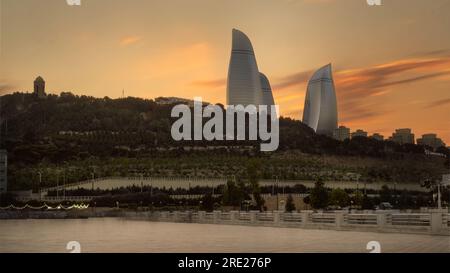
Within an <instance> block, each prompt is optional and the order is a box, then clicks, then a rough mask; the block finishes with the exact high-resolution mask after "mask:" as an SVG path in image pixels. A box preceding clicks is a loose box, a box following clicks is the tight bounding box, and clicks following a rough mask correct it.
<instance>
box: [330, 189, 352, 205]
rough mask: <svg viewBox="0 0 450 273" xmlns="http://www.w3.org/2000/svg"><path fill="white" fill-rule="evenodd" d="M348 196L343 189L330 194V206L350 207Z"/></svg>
mask: <svg viewBox="0 0 450 273" xmlns="http://www.w3.org/2000/svg"><path fill="white" fill-rule="evenodd" d="M349 199H350V198H349V196H348V194H347V193H346V192H345V191H344V190H342V189H339V188H338V189H334V190H332V191H331V194H330V204H331V205H334V206H339V207H345V206H348V203H349Z"/></svg>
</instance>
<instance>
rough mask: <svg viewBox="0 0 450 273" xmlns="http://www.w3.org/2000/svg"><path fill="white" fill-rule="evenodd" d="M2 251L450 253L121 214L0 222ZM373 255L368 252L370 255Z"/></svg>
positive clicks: (356, 237) (424, 244)
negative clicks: (372, 247)
mask: <svg viewBox="0 0 450 273" xmlns="http://www.w3.org/2000/svg"><path fill="white" fill-rule="evenodd" d="M0 231H1V232H0V253H1V252H68V251H67V250H66V245H67V243H68V242H69V241H78V242H79V243H80V244H81V251H82V252H166V253H171V252H227V253H229V252H273V253H288V252H299V253H302V252H344V253H348V252H359V253H368V252H369V251H368V250H367V249H366V246H367V243H368V242H370V241H378V242H379V243H380V245H381V252H385V253H386V252H388V253H392V252H394V253H410V252H422V253H430V252H433V253H434V252H441V253H450V237H448V236H438V235H415V234H394V233H374V232H355V231H334V230H311V229H299V228H277V227H256V226H235V225H213V224H192V223H165V222H150V221H134V220H123V219H120V218H95V219H68V220H1V221H0ZM371 255H372V254H371Z"/></svg>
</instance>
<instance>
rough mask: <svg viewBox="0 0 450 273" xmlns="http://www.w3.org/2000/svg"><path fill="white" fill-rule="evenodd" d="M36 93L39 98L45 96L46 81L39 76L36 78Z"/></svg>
mask: <svg viewBox="0 0 450 273" xmlns="http://www.w3.org/2000/svg"><path fill="white" fill-rule="evenodd" d="M34 95H36V96H37V97H38V98H45V96H46V94H45V81H44V79H43V78H42V77H41V76H39V77H37V78H36V80H34Z"/></svg>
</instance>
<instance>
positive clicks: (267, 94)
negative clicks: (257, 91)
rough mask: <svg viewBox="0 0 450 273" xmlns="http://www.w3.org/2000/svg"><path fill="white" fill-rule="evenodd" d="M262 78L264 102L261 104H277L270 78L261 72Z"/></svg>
mask: <svg viewBox="0 0 450 273" xmlns="http://www.w3.org/2000/svg"><path fill="white" fill-rule="evenodd" d="M259 76H260V80H261V91H262V102H261V105H267V106H270V105H275V101H274V99H273V94H272V88H271V87H270V83H269V79H267V77H266V75H264V74H263V73H259Z"/></svg>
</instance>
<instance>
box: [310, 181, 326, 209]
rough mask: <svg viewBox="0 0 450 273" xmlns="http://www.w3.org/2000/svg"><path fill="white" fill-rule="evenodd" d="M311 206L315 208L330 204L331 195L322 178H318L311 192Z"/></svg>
mask: <svg viewBox="0 0 450 273" xmlns="http://www.w3.org/2000/svg"><path fill="white" fill-rule="evenodd" d="M310 202H311V206H312V207H313V208H315V209H323V208H326V207H327V206H328V203H329V196H328V191H327V189H326V188H325V186H324V183H323V182H322V180H321V179H318V180H317V181H316V183H315V184H314V188H313V189H312V190H311V194H310Z"/></svg>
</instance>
